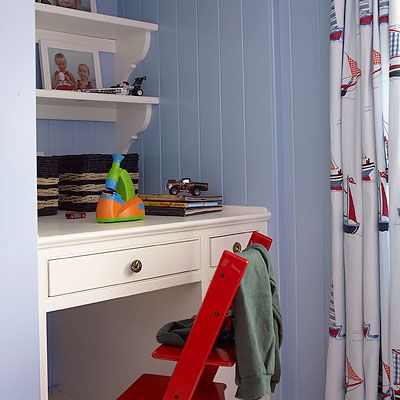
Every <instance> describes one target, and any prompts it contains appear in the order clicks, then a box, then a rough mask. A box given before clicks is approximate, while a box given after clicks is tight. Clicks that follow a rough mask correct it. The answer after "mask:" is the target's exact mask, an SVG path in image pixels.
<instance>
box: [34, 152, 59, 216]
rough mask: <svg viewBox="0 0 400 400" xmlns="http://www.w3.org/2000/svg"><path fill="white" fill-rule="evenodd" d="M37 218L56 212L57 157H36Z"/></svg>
mask: <svg viewBox="0 0 400 400" xmlns="http://www.w3.org/2000/svg"><path fill="white" fill-rule="evenodd" d="M37 182H38V183H37V208H38V216H39V217H42V216H45V215H54V214H57V210H58V189H59V187H58V183H59V173H58V157H42V156H38V157H37Z"/></svg>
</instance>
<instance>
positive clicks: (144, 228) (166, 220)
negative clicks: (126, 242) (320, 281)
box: [38, 206, 271, 249]
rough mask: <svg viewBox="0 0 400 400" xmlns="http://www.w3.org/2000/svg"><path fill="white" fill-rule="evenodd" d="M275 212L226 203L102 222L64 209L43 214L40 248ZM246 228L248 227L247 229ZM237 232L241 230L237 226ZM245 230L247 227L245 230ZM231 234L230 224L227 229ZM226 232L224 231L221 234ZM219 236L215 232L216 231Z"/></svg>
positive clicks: (255, 218) (256, 218) (262, 217)
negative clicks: (187, 212)
mask: <svg viewBox="0 0 400 400" xmlns="http://www.w3.org/2000/svg"><path fill="white" fill-rule="evenodd" d="M270 217H271V213H270V212H268V211H267V210H266V209H265V208H264V207H242V206H224V208H223V211H221V212H216V213H209V214H200V215H193V216H190V217H164V216H151V215H147V216H146V218H145V219H144V220H142V221H133V222H122V223H115V224H98V223H96V220H95V215H94V213H88V214H87V218H86V219H85V220H81V219H80V220H72V221H71V220H67V219H66V218H65V217H64V214H63V213H61V212H60V213H59V214H58V215H56V216H51V217H40V218H39V231H38V233H39V239H38V243H39V249H45V248H48V247H53V246H55V245H59V246H64V245H68V246H73V245H75V244H82V243H85V242H86V243H88V242H89V243H90V242H93V241H96V242H98V241H109V240H112V239H122V238H124V237H131V236H143V235H148V234H150V235H154V234H156V233H163V234H164V233H168V234H170V233H172V232H182V231H194V230H196V229H201V228H213V229H212V232H214V231H217V229H218V227H223V226H226V227H228V226H233V227H236V229H238V228H237V226H238V225H244V226H248V225H249V226H250V225H251V223H252V222H260V221H264V222H265V223H266V222H267V221H268V220H269V219H270ZM244 231H246V229H244ZM236 232H237V230H236ZM239 232H240V231H239ZM242 232H243V231H242ZM225 233H226V234H229V233H230V232H229V228H226V230H225ZM222 235H223V232H222V233H221V236H222ZM214 236H215V235H214Z"/></svg>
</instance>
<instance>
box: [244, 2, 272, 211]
mask: <svg viewBox="0 0 400 400" xmlns="http://www.w3.org/2000/svg"><path fill="white" fill-rule="evenodd" d="M271 12H272V10H271V8H270V5H269V3H268V2H266V1H265V0H254V1H253V2H251V3H249V2H246V1H243V50H244V53H243V59H244V104H245V133H246V136H245V137H246V163H247V167H246V172H247V202H248V204H251V205H265V204H268V205H270V206H271V207H272V205H273V204H274V202H275V198H274V197H275V190H274V186H271V185H267V184H266V183H267V182H271V183H273V182H274V176H275V166H274V164H275V163H274V160H275V145H274V134H273V132H274V129H275V127H274V120H275V116H274V111H275V108H274V101H275V99H274V96H273V93H274V85H273V47H272V46H273V43H272V38H273V35H272V29H271V28H272V26H271V24H270V22H271ZM260 38H264V39H263V40H260ZM261 171H262V181H261V182H260V172H261ZM271 189H272V190H271Z"/></svg>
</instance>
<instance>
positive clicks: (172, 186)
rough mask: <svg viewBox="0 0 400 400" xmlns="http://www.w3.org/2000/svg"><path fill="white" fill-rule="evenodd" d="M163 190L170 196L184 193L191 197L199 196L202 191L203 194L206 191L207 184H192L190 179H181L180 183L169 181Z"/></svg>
mask: <svg viewBox="0 0 400 400" xmlns="http://www.w3.org/2000/svg"><path fill="white" fill-rule="evenodd" d="M165 188H166V189H167V190H168V191H169V193H170V194H172V195H175V194H178V193H179V192H185V191H186V192H189V193H190V194H191V195H193V196H200V194H201V192H202V191H203V192H205V191H207V190H208V183H203V182H192V181H191V179H190V178H183V179H181V180H180V181H177V180H175V179H169V180H168V182H167V184H166V186H165Z"/></svg>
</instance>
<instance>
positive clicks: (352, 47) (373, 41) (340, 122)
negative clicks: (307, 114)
mask: <svg viewBox="0 0 400 400" xmlns="http://www.w3.org/2000/svg"><path fill="white" fill-rule="evenodd" d="M330 40H331V120H330V123H331V175H330V185H331V202H332V283H331V288H330V320H329V351H328V360H327V377H326V391H325V400H341V399H346V400H347V399H349V400H350V399H351V400H353V399H354V400H372V399H373V400H377V399H379V398H387V399H400V217H399V213H400V210H399V207H400V117H399V115H400V1H395V0H391V2H390V4H389V0H332V1H331V34H330ZM389 143H390V144H389ZM389 160H390V170H389ZM389 177H390V179H389ZM389 193H390V199H389ZM389 221H390V222H389Z"/></svg>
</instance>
